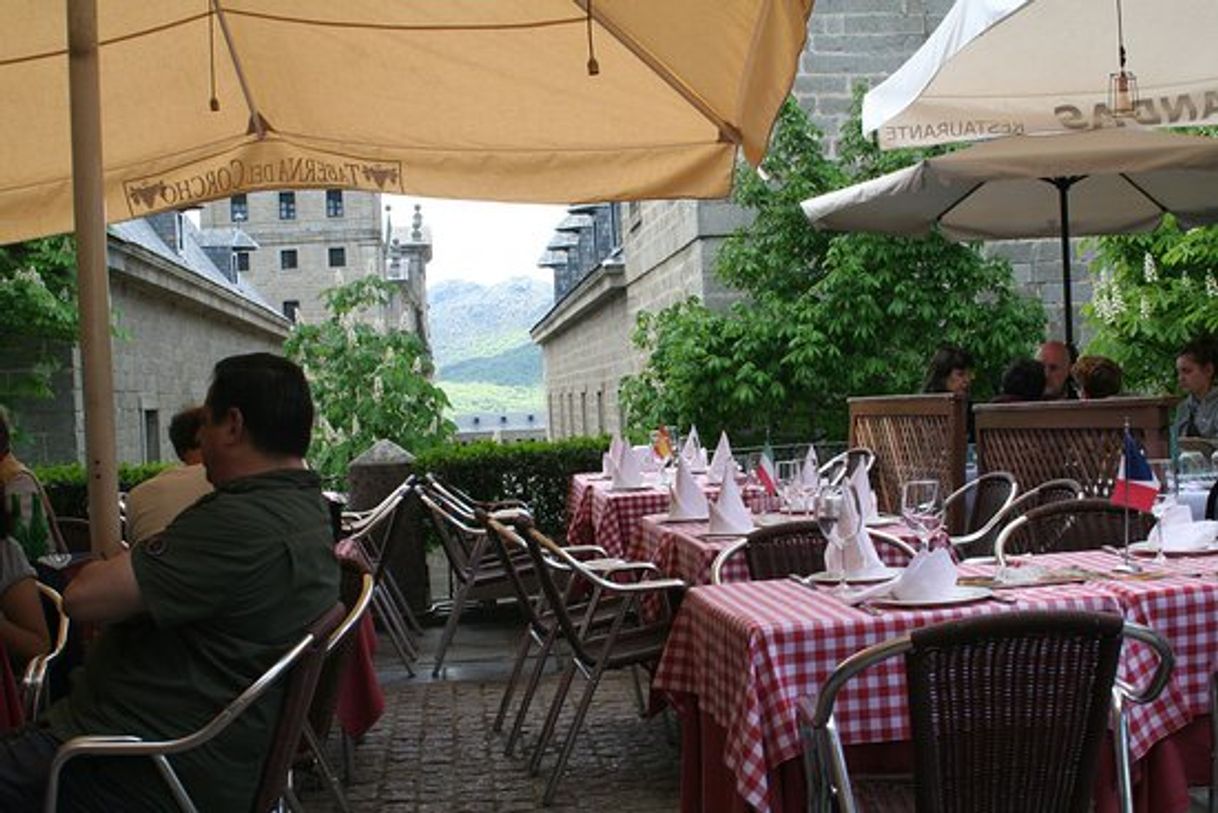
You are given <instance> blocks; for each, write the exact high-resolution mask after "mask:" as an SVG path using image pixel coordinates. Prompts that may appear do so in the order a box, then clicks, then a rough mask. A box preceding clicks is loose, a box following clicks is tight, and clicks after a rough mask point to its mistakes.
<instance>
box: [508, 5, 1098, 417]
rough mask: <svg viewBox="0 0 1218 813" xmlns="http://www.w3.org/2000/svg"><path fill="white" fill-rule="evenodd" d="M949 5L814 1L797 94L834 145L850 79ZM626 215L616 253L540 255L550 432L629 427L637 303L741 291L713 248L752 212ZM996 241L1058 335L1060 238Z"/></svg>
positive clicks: (1078, 289)
mask: <svg viewBox="0 0 1218 813" xmlns="http://www.w3.org/2000/svg"><path fill="white" fill-rule="evenodd" d="M951 6H952V0H818V2H817V3H816V6H815V7H814V8H813V11H812V15H811V17H810V19H809V22H808V40H807V43H806V45H805V49H804V54H803V58H802V60H801V62H800V66H799V70H798V74H797V76H796V79H795V84H794V87H793V88H792V94H793V95H794V97H795V98H796V99H797V100H798V101H799V104H800V106H801V107H803V109H804V110H806V111H807V112H808V113H809V115H810V116H811V118H812V120H813V121H814V122H815V123H816V125H817V126H818V127H820V128H821V129H822V130H823V131H824V133H825V136H826V140H827V143H828V144H829V146H830V148H831V149H832V146H833V144H834V142H835V140H836V136H837V134H838V132H839V131H840V128H841V126H842V124H843V123H844V122H845V121H846V119H847V118H848V117H849V114H850V109H851V104H852V94H853V87H854V85H855V84H857V83H859V82H864V83H866V84H867V85H868V86H869V87H870V86H874V85H875V84H877V83H879V82H880V81H882V80H883V79H884V78H885V77H886V76H887V75H888V74H889V73H891V72H892V71H893V70H895V69H896V68H897V67H899V66H900V65H901V64H902V63H903V62H904V61H905V60H906V59H908V58H909V56H910V55H911V54H912V53H913V52H914V51H915V50H917V48H918V47H919V46H920V45H921V44H922V43H923V42H924V41H925V40H926V37H927V36H929V34H930V33H931V32H932V31H934V29H935V27H936V26H937V25H938V24H939V22H940V21H941V20H942V19H943V16H944V15H945V14H946V13H947V11H948V9H950V8H951ZM620 214H621V241H620V243H621V245H620V251H618V252H616V253H615V254H613V255H612V256H611V257H609V258H607V259H606V260H605V261H603V262H599V263H594V264H591V265H588V264H584V265H581V266H580V267H579V269H578V271H577V272H576V273H572V272H571V271H570V270H569V268H568V267H567V265H566V264H565V263H564V260H566V259H568V258H569V257H570V253H571V250H572V247H573V246H572V244H571V241H570V240H569V239H561V238H559V239H557V240H556V241H551V244H550V246H548V247H547V250H546V253H545V254H544V255H543V257H542V262H541V265H542V266H544V267H549V268H553V269H554V270H555V304H554V306H553V307H552V308H551V309H550V311H549V312H548V313H547V314H546V315H545V316H544V317H543V318H542V319H541V321H539V322H538V323H537V325H536V326H534V328H533V330H532V334H531V335H532V337H533V340H534V341H535V342H537V343H538V344H539V345H541V347H542V358H543V363H544V369H545V387H546V402H547V409H548V415H549V426H550V435H551V437H555V438H561V437H570V436H573V435H583V434H597V433H600V432H613V431H616V430H618V429H619V428H620V427H621V425H622V423H621V421H622V415H621V409H620V406H619V404H618V387H619V382H620V380H621V378H622V377H623V376H625V375H629V374H631V373H634V372H636V371H637V370H638V369H639V368H640V367H641V364H642V357H641V355H640V354H639V353H638V352H637V351H636V350H634V348H633V347H632V345H631V343H630V336H631V333H632V332H633V330H634V324H635V319H636V317H637V315H638V313H639V311H641V310H648V311H651V312H655V311H657V310H659V309H661V308H663V307H665V306H666V305H669V304H672V303H673V302H676V301H679V300H682V299H685V298H688V297H690V296H697V297H699V298H701V299H702V300H703V301H704V302H706V304H707V305H708V306H709V307H711V308H723V307H726V306H727V305H728V304H729V303H730V302H732V301H733V300H734V299H735V298H736V296H737V295H736V294H734V293H733V292H732V291H730V290H728V289H725V288H724V287H723V285H722V284H721V283H720V282H719V280H718V278H717V277H716V276H715V274H714V266H715V256H716V253H717V251H718V248H719V246H720V245H721V244H722V242H723V239H724V238H725V237H727V236H728V235H729V234H731V233H732V232H733V231H734V230H735V229H737V228H738V227H740V226H741V225H744V224H745V223H747V220H748V214H747V212H745V211H743V210H741V209H739V208H738V207H735V206H733V205H732V204H730V203H728V202H726V201H689V200H684V201H644V202H639V203H629V204H623V205H622V206H621V210H620ZM989 250H991V251H994V252H995V253H999V254H1002V255H1003V256H1005V257H1007V258H1008V259H1009V260H1010V261H1011V262H1012V264H1013V266H1014V270H1015V279H1016V282H1017V283H1018V284H1019V285H1021V286H1022V287H1023V288H1024V290H1026V291H1028V292H1029V293H1030V294H1032V295H1034V296H1039V297H1040V298H1041V299H1042V301H1044V303H1045V307H1046V311H1047V313H1048V316H1049V324H1048V330H1049V333H1050V335H1060V333H1061V323H1062V305H1061V283H1060V280H1061V255H1060V252H1059V248H1058V243H1057V242H1056V241H1052V240H1042V241H1008V242H1002V243H992V244H990V247H989ZM1080 259H1083V258H1080ZM1084 266H1085V263H1082V262H1080V263H1076V267H1075V283H1074V286H1075V287H1074V289H1073V297H1074V302H1075V305H1076V308H1078V307H1080V306H1081V305H1082V304H1083V303H1085V302H1087V301H1089V300H1090V285H1089V283H1088V282H1087V276H1086V273H1085V271H1084ZM560 270H561V272H562V275H563V277H562V280H561V284H560V279H559V276H560ZM1078 323H1079V319H1078V311H1077V310H1076V317H1075V324H1076V325H1077V324H1078ZM1084 338H1085V337H1084Z"/></svg>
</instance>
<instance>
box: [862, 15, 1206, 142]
mask: <svg viewBox="0 0 1218 813" xmlns="http://www.w3.org/2000/svg"><path fill="white" fill-rule="evenodd" d="M1215 31H1218V3H1215V2H1214V0H1171V2H1163V0H1119V2H1118V0H957V2H956V4H955V5H954V6H952V8H951V10H950V11H948V13H947V16H946V17H944V19H943V22H942V23H941V24H940V25H939V27H938V28H936V29H935V31H934V32H933V33H932V34H931V36H930V37H929V38H927V40H926V42H925V43H924V44H923V46H922V47H921V48H919V49H918V51H917V52H916V53H915V54H914V55H913V56H912V57H911V58H910V59H909V61H907V62H906V63H905V64H904V65H902V66H901V67H900V68H899V69H898V70H896V71H895V72H894V73H893V74H892V75H891V76H889V77H888V78H887V79H886V80H884V82H882V83H881V84H879V85H878V86H876V87H875V88H874V89H873V90H872V91H871V92H869V93H868V94H867V95H866V97H864V99H863V130H864V132H867V133H870V132H873V131H874V132H876V133H877V134H878V136H879V139H880V144H881V146H883V147H885V148H891V147H912V146H927V145H930V144H942V143H947V142H952V141H975V140H978V139H983V138H993V137H996V136H1002V135H1011V134H1020V133H1023V134H1032V133H1051V132H1069V131H1078V130H1085V129H1091V128H1096V127H1103V126H1108V125H1111V124H1112V123H1113V122H1114V115H1113V114H1114V107H1116V106H1117V105H1116V101H1117V100H1116V99H1115V94H1114V97H1113V98H1111V99H1110V96H1109V86H1110V74H1113V73H1117V72H1119V71H1120V69H1121V53H1120V50H1119V49H1120V46H1121V44H1123V45H1124V49H1125V53H1124V56H1125V66H1124V67H1125V69H1126V70H1127V71H1128V72H1131V73H1132V74H1133V76H1134V78H1135V79H1136V89H1137V102H1136V104H1133V106H1132V111H1131V113H1132V115H1130V116H1129V117H1128V118H1125V119H1123V120H1124V121H1128V122H1131V123H1133V124H1138V125H1145V126H1148V127H1169V126H1181V125H1185V124H1214V123H1218V48H1214V47H1213V44H1212V42H1211V37H1212V35H1213V33H1214V32H1215ZM1127 87H1129V86H1128V84H1127Z"/></svg>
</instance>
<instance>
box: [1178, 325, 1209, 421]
mask: <svg viewBox="0 0 1218 813" xmlns="http://www.w3.org/2000/svg"><path fill="white" fill-rule="evenodd" d="M1216 359H1218V352H1215V343H1214V340H1213V339H1212V338H1210V337H1203V338H1198V339H1194V340H1192V341H1191V342H1189V343H1188V344H1186V345H1184V347H1182V348H1181V349H1180V353H1179V354H1178V355H1177V356H1176V381H1177V383H1179V385H1180V389H1182V390H1184V392H1185V393H1186V397H1185V398H1184V400H1183V401H1181V402H1180V406H1179V407H1177V409H1176V421H1175V430H1176V435H1177V436H1178V437H1197V438H1218V389H1216V388H1215V387H1214V362H1215V360H1216Z"/></svg>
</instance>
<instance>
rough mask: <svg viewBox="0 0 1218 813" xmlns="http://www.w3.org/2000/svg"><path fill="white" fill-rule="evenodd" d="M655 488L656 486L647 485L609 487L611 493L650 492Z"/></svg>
mask: <svg viewBox="0 0 1218 813" xmlns="http://www.w3.org/2000/svg"><path fill="white" fill-rule="evenodd" d="M654 488H655V486H652V485H647V484H646V483H644V484H642V485H639V486H609V490H610V491H650V490H652V489H654Z"/></svg>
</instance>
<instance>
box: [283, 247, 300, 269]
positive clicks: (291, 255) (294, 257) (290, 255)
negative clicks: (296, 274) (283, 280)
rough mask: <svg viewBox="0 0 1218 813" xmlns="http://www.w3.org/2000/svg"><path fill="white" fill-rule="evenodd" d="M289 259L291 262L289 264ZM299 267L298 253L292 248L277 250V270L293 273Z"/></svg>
mask: <svg viewBox="0 0 1218 813" xmlns="http://www.w3.org/2000/svg"><path fill="white" fill-rule="evenodd" d="M289 259H290V260H291V262H290V263H289ZM299 267H300V253H299V252H298V251H297V250H296V249H294V248H281V249H280V250H279V270H280V271H295V270H296V269H297V268H299Z"/></svg>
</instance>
